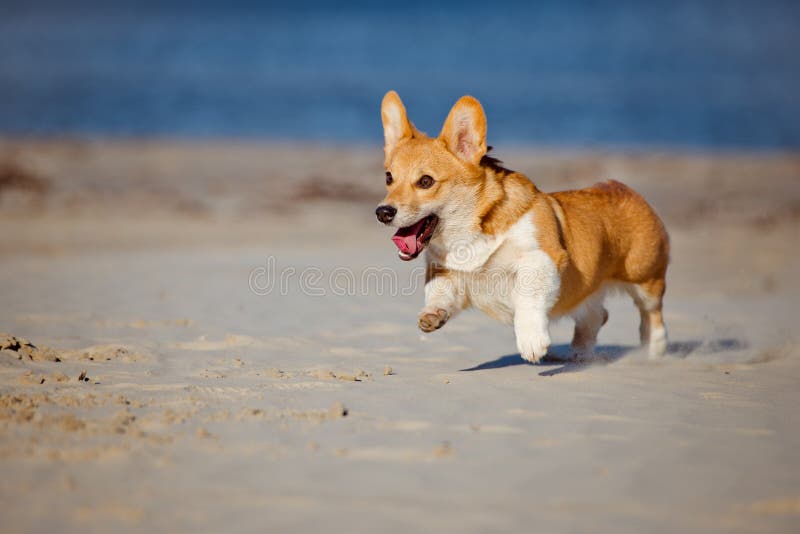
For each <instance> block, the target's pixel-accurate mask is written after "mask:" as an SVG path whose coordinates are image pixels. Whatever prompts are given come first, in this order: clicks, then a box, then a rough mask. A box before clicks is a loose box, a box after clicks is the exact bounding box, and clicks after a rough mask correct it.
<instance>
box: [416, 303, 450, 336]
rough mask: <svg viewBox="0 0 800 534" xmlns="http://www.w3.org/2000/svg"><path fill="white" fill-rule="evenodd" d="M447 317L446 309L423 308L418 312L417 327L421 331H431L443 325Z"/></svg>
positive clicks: (448, 315)
mask: <svg viewBox="0 0 800 534" xmlns="http://www.w3.org/2000/svg"><path fill="white" fill-rule="evenodd" d="M449 317H450V314H449V313H447V310H443V309H442V308H425V309H423V310H422V311H421V312H420V314H419V329H420V330H422V331H423V332H433V331H434V330H438V329H439V328H441V327H442V326H444V323H446V322H447V319H448V318H449Z"/></svg>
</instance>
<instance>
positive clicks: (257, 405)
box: [0, 139, 800, 533]
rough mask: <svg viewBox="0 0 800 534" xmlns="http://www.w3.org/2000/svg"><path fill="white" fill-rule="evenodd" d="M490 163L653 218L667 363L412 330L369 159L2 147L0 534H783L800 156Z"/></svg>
mask: <svg viewBox="0 0 800 534" xmlns="http://www.w3.org/2000/svg"><path fill="white" fill-rule="evenodd" d="M495 155H496V156H497V157H499V158H500V159H502V160H503V161H505V163H506V164H507V165H508V166H509V167H510V168H512V169H515V170H519V171H522V172H524V173H526V174H527V175H528V176H529V177H530V178H531V179H532V180H533V181H534V182H535V183H536V184H537V185H538V186H539V187H540V188H541V189H543V190H545V191H556V190H559V189H570V188H578V187H583V186H588V185H591V184H592V183H594V182H596V181H600V180H604V179H610V178H613V179H616V180H621V181H623V182H625V183H627V184H629V185H630V186H632V187H634V188H635V189H637V190H638V191H639V192H641V193H642V194H643V195H644V196H645V197H646V198H647V199H648V200H649V201H650V202H651V203H652V205H653V206H654V207H655V208H656V210H657V211H658V212H659V214H660V215H661V216H662V218H663V219H664V221H665V223H666V225H667V228H668V230H669V233H670V237H671V242H672V251H673V252H672V261H671V265H670V270H669V274H668V287H667V296H666V300H665V310H664V313H665V315H664V317H665V320H666V324H667V327H668V331H669V337H670V344H669V351H668V355H667V356H666V357H665V358H663V359H661V360H657V361H651V360H648V359H647V357H646V356H645V355H644V354H643V353H641V352H640V351H639V349H638V347H637V346H636V344H637V339H638V331H637V325H638V314H637V312H636V311H635V309H634V307H633V305H632V304H631V303H630V302H629V301H628V300H626V299H623V298H621V297H619V298H612V299H611V300H610V301H609V306H608V308H609V311H610V320H609V322H608V324H607V325H606V326H605V327H604V329H603V330H602V331H601V333H600V346H599V347H598V349H597V354H596V356H595V358H594V359H593V360H591V361H589V362H584V363H579V364H577V363H566V362H563V361H560V360H559V356H563V355H564V354H566V346H567V344H568V343H569V340H570V334H571V331H572V324H571V322H570V321H566V320H565V321H562V322H559V323H557V324H556V325H554V326H553V327H552V331H551V333H552V338H553V340H554V346H553V347H552V348H551V355H552V356H551V357H550V358H548V359H547V360H546V361H545V362H544V363H543V364H541V365H538V366H533V365H528V364H526V363H524V362H523V360H522V359H521V358H520V357H519V356H518V355H517V354H516V349H515V343H514V336H513V332H512V330H511V329H510V328H509V327H507V326H504V325H501V324H498V323H495V322H493V321H492V320H491V319H489V318H488V317H485V316H484V315H482V314H480V313H479V312H476V311H471V312H467V313H465V314H463V315H461V316H459V317H458V318H456V319H454V320H453V321H452V322H450V323H448V324H447V325H446V326H445V327H444V328H443V329H442V330H440V331H437V332H435V333H433V334H429V335H423V334H422V333H421V332H419V331H418V330H417V319H416V317H417V312H418V310H419V309H420V308H421V307H422V303H423V296H422V287H421V280H420V275H419V269H420V268H421V266H422V262H421V261H416V262H409V263H405V262H401V261H400V260H399V259H398V258H397V255H396V249H395V247H394V246H393V245H392V243H391V241H390V239H389V238H390V232H389V231H388V230H387V229H385V228H382V227H381V226H380V225H379V224H378V223H377V222H376V221H375V220H374V213H373V211H374V208H375V206H376V204H377V202H378V201H379V200H380V199H381V198H382V195H383V170H382V150H381V148H380V147H378V146H375V147H366V146H365V147H360V146H332V145H300V144H280V143H256V142H252V143H246V142H241V143H235V142H223V141H219V142H216V141H197V142H175V141H167V140H152V141H106V142H88V141H71V140H52V141H32V140H20V139H2V140H0V288H2V293H1V296H2V302H3V305H2V306H0V332H4V333H5V334H3V335H2V336H0V346H2V351H0V471H2V473H3V476H2V477H0V517H1V518H2V519H0V522H2V531H3V532H9V533H11V532H32V531H37V532H54V531H57V532H109V531H114V532H142V531H158V532H189V531H193V532H197V531H204V532H221V531H239V532H282V531H289V530H291V531H293V532H320V531H332V532H365V533H372V532H389V533H393V532H398V533H399V532H403V533H405V532H442V531H446V530H453V531H455V530H457V531H460V532H521V531H526V532H609V533H611V532H614V533H621V532H630V533H641V532H649V533H662V532H663V533H672V532H752V533H771V532H793V531H794V530H795V529H796V528H797V524H798V521H800V411H799V410H798V406H800V387H799V386H800V335H798V327H797V309H798V307H797V300H798V297H800V281H798V273H800V252H798V249H797V243H798V235H799V234H800V154H796V153H780V152H774V153H773V152H753V153H747V152H725V151H720V152H674V151H662V152H655V151H629V152H625V151H596V152H575V151H567V150H555V149H546V148H541V147H539V148H525V147H516V148H513V149H512V148H509V149H502V147H501V148H500V149H498V150H497V152H496V154H495ZM385 269H389V270H388V271H387V270H385Z"/></svg>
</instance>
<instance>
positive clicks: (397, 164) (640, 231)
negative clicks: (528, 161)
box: [381, 91, 669, 353]
mask: <svg viewBox="0 0 800 534" xmlns="http://www.w3.org/2000/svg"><path fill="white" fill-rule="evenodd" d="M381 115H382V118H383V123H384V131H385V133H386V145H385V155H386V160H385V166H386V169H387V171H390V172H391V174H392V176H393V178H394V182H393V183H392V184H391V185H389V186H388V188H387V189H388V191H387V196H386V198H385V199H384V201H383V202H382V204H388V205H392V206H394V207H396V208H397V209H398V221H397V226H407V225H410V224H412V223H413V222H415V221H416V220H419V219H420V218H422V217H424V216H427V215H429V214H430V213H436V214H437V215H439V216H440V217H441V219H442V220H441V222H440V225H439V226H438V227H437V229H436V231H435V233H434V236H433V238H432V240H431V245H430V247H431V250H429V254H428V263H429V265H428V275H427V281H428V282H429V283H431V281H435V278H436V277H437V276H442V277H447V278H448V280H452V281H453V283H454V285H455V286H456V287H460V285H459V284H463V283H464V281H465V280H470V279H471V278H469V277H465V276H462V275H463V273H459V272H458V271H453V270H452V269H447V268H444V267H442V266H441V265H438V264H437V262H444V261H446V257H447V255H448V254H451V253H452V248H453V246H454V245H453V243H456V242H459V240H460V241H467V242H474V243H493V241H492V239H496V240H497V242H498V243H500V240H502V239H505V238H504V236H505V235H506V234H507V233H508V232H509V231H510V229H512V227H514V225H515V224H516V223H517V222H518V221H520V220H521V218H522V217H523V216H525V215H526V214H528V213H532V221H533V227H534V228H535V243H536V245H538V250H541V251H543V252H545V253H546V254H547V256H548V257H549V258H550V259H551V260H552V263H553V264H554V265H555V268H556V270H557V272H558V276H559V280H560V284H559V288H558V295H557V299H556V300H555V301H554V302H553V303H551V307H550V308H549V310H548V316H549V317H558V316H562V315H565V314H569V313H573V312H574V313H578V312H579V311H580V307H581V305H582V304H583V303H584V302H585V301H586V302H588V301H587V299H589V297H591V296H593V295H598V294H599V293H600V292H602V290H603V288H604V286H605V285H607V284H609V283H619V284H623V286H624V287H626V288H628V290H629V292H630V293H631V296H632V297H633V298H634V301H635V302H636V304H637V306H639V308H640V310H641V313H642V325H641V327H640V331H641V334H642V341H643V342H646V341H647V340H648V339H649V335H650V332H651V331H654V329H656V328H663V321H662V316H661V301H662V297H663V294H664V289H665V276H666V270H667V263H668V259H669V241H668V237H667V233H666V231H665V229H664V225H663V224H662V222H661V220H660V219H659V218H658V216H657V215H656V214H655V212H654V211H653V209H652V208H651V207H650V206H649V205H648V204H647V202H646V201H645V200H644V199H643V198H642V197H641V196H640V195H639V194H638V193H636V192H635V191H633V190H632V189H630V188H629V187H627V186H625V185H624V184H621V183H619V182H616V181H608V182H604V183H599V184H596V185H594V186H592V187H589V188H586V189H580V190H576V191H561V192H557V193H552V194H548V193H544V192H542V191H540V190H538V189H537V188H536V186H535V185H534V184H533V183H532V182H531V181H530V180H529V179H528V178H527V177H526V176H524V175H522V174H520V173H516V172H512V171H508V170H506V169H503V168H502V167H500V166H499V165H497V164H494V162H493V161H487V159H486V152H487V146H486V119H485V115H484V113H483V109H482V108H481V106H480V103H479V102H478V101H477V100H475V99H474V98H472V97H462V98H461V99H460V100H459V101H458V102H457V103H456V104H455V106H453V109H452V110H451V111H450V113H449V115H448V117H447V120H446V121H445V124H444V126H443V128H442V131H441V134H440V135H439V137H438V138H430V137H428V136H426V135H425V134H423V133H421V132H419V131H418V130H416V128H414V126H413V125H412V124H411V122H410V121H409V120H408V118H407V116H406V112H405V108H404V107H403V104H402V102H401V101H400V98H399V96H397V94H396V93H394V92H393V91H391V92H389V93H387V95H386V97H385V98H384V102H383V105H382V113H381ZM425 174H427V175H429V176H432V177H433V178H434V179H435V185H434V186H433V187H431V188H430V189H421V188H419V187H418V186H417V185H416V182H417V180H418V179H419V178H420V176H422V175H425ZM470 240H471V241H470ZM517 240H518V241H519V239H518V238H517ZM487 246H488V245H487ZM492 246H494V245H492ZM532 248H534V249H535V248H536V247H532ZM523 249H524V246H522V245H519V244H518V243H517V245H514V244H509V243H505V242H502V243H500V244H498V245H497V248H496V250H495V251H494V252H492V253H491V255H490V256H488V258H487V260H486V261H485V262H484V263H483V264H482V265H481V266H480V267H479V268H476V269H473V270H472V271H470V273H469V276H471V277H472V278H475V277H479V276H480V275H481V272H482V270H484V271H485V270H486V269H488V267H489V266H492V267H498V266H499V267H501V268H504V266H507V268H508V271H509V272H514V266H513V265H514V262H515V261H516V258H522V257H524V254H525V253H526V250H523ZM477 296H478V297H480V295H477ZM475 297H476V295H475V294H474V290H473V293H472V294H470V292H469V291H467V294H466V295H464V296H462V297H459V298H458V299H455V298H454V299H451V300H452V301H453V302H456V304H453V303H452V302H450V301H448V306H451V307H452V308H453V309H449V310H446V311H447V313H445V314H439V315H436V313H435V312H434V311H431V310H428V311H425V310H424V313H425V314H427V315H426V317H428V319H426V320H427V321H428V322H426V326H430V324H429V323H430V321H431V320H433V319H432V318H431V317H429V316H430V315H431V313H433V314H434V315H436V317H440V316H441V315H444V319H441V321H440V322H441V324H443V323H444V321H446V320H447V319H448V318H449V317H450V316H452V314H454V313H456V312H457V311H458V309H459V308H462V307H467V306H470V305H471V304H472V303H473V301H477V300H482V299H480V298H478V299H476V298H475ZM593 298H594V297H593ZM592 302H594V301H592ZM499 305H500V304H498V306H499ZM587 306H588V305H587ZM428 307H430V306H428ZM428 307H426V308H428ZM480 307H481V309H483V310H484V311H486V312H487V313H488V314H489V315H492V316H496V317H498V318H500V317H502V316H505V311H504V310H501V309H495V308H494V305H493V304H491V302H490V303H489V304H488V305H482V306H480ZM434 308H435V306H434ZM587 309H588V308H587ZM579 315H580V319H576V320H577V321H578V324H577V326H576V332H575V338H574V339H573V346H576V347H579V346H587V345H588V346H591V345H593V343H594V339H593V338H594V337H596V334H597V330H599V328H600V326H602V324H603V323H604V322H605V320H606V319H607V313H606V312H605V310H603V309H602V303H601V302H599V303H597V304H596V305H595V304H592V306H591V310H589V311H588V312H586V313H583V314H582V315H581V314H579ZM515 321H516V319H515ZM433 322H434V324H433V328H438V326H441V324H439V325H438V326H436V322H435V320H433ZM421 325H422V323H421ZM662 335H663V334H662ZM547 341H548V343H549V339H548V340H547ZM662 343H665V341H664V340H662ZM659 351H661V352H663V349H658V348H656V349H655V352H659ZM652 352H653V349H652V344H651V353H652Z"/></svg>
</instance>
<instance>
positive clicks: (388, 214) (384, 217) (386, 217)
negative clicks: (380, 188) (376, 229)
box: [375, 206, 397, 224]
mask: <svg viewBox="0 0 800 534" xmlns="http://www.w3.org/2000/svg"><path fill="white" fill-rule="evenodd" d="M396 213H397V208H394V207H392V206H378V209H376V210H375V216H377V217H378V220H379V221H380V222H382V223H383V224H387V223H390V222H392V219H394V216H395V214H396Z"/></svg>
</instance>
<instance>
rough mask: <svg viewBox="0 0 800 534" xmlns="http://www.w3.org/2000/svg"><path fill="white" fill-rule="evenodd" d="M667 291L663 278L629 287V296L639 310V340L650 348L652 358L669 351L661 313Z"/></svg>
mask: <svg viewBox="0 0 800 534" xmlns="http://www.w3.org/2000/svg"><path fill="white" fill-rule="evenodd" d="M665 289H666V283H665V281H664V279H661V278H660V279H656V280H651V281H649V282H644V283H640V284H630V285H628V286H627V290H628V294H630V296H631V297H632V298H633V302H634V303H635V304H636V307H637V308H639V315H640V317H641V322H640V323H639V339H640V341H641V343H642V346H647V347H648V353H649V355H650V357H651V358H659V357H661V356H663V355H664V354H665V353H666V351H667V329H666V326H664V318H663V316H662V313H661V308H662V305H663V299H664V290H665Z"/></svg>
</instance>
